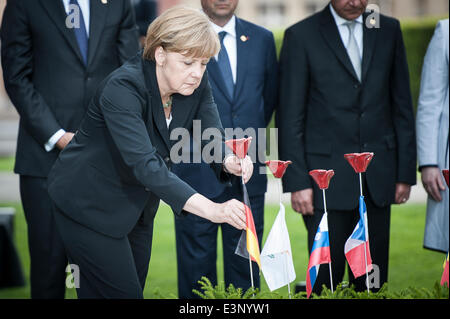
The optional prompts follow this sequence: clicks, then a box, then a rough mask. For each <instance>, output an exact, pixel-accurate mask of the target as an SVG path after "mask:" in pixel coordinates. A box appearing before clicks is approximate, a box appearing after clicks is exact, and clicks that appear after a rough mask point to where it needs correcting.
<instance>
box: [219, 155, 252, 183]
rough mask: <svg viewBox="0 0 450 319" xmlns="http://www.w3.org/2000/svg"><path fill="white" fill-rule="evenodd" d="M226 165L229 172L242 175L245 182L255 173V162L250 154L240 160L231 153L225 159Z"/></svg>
mask: <svg viewBox="0 0 450 319" xmlns="http://www.w3.org/2000/svg"><path fill="white" fill-rule="evenodd" d="M241 163H242V166H241ZM224 166H225V169H226V171H227V172H228V173H230V174H233V175H236V176H242V177H243V179H244V183H245V184H246V183H247V182H248V181H249V180H250V178H251V177H252V175H253V162H252V159H251V158H250V156H248V155H247V156H246V157H245V158H244V159H243V160H240V159H239V158H238V157H237V156H236V155H231V156H229V157H227V158H226V159H225V162H224Z"/></svg>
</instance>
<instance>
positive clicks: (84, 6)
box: [44, 0, 91, 152]
mask: <svg viewBox="0 0 450 319" xmlns="http://www.w3.org/2000/svg"><path fill="white" fill-rule="evenodd" d="M62 2H63V5H64V9H65V10H66V14H69V13H70V9H69V2H70V0H62ZM78 4H79V5H80V8H81V12H82V14H83V20H84V25H85V27H86V33H87V36H88V38H89V21H90V20H89V19H90V13H91V12H90V7H89V5H90V0H78ZM65 133H66V131H65V130H63V129H59V130H58V131H57V132H56V133H55V134H53V135H52V136H51V137H50V138H49V140H48V141H47V143H45V145H44V147H45V150H46V151H47V152H50V151H51V150H53V149H54V148H55V145H56V143H57V142H58V141H59V139H60V138H61V137H62V136H63V135H64V134H65Z"/></svg>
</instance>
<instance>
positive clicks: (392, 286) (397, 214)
mask: <svg viewBox="0 0 450 319" xmlns="http://www.w3.org/2000/svg"><path fill="white" fill-rule="evenodd" d="M0 206H13V207H15V208H16V211H17V214H16V217H15V233H14V236H15V242H16V248H17V249H18V250H19V254H20V258H21V261H22V264H23V270H24V272H25V276H26V279H27V282H29V264H30V260H29V255H28V243H27V233H26V223H25V219H24V215H23V211H22V208H21V205H20V204H17V203H2V204H0ZM277 213H278V207H277V206H270V205H267V206H266V211H265V233H264V241H263V242H265V238H266V237H267V235H268V233H269V231H270V227H271V225H272V223H273V221H274V219H275V217H276V214H277ZM286 219H287V224H288V229H289V234H290V238H291V246H292V250H293V251H292V253H293V257H294V263H295V270H296V273H297V279H296V282H299V281H304V280H305V276H306V267H307V263H308V255H307V248H306V230H305V227H304V225H303V221H302V218H301V216H300V215H298V214H296V213H294V212H293V211H292V210H291V209H290V207H287V209H286ZM424 223H425V205H414V204H408V205H404V206H393V210H392V222H391V245H390V269H389V290H392V291H397V290H400V289H404V288H407V287H409V286H415V287H425V288H432V287H433V285H434V283H435V282H436V281H438V280H440V277H441V274H442V263H443V260H444V258H445V256H444V255H443V254H441V253H437V252H432V251H429V250H425V249H423V248H422V241H423V229H424ZM218 242H219V243H220V240H219V241H218ZM221 249H222V247H221V246H220V245H219V253H218V256H219V258H218V261H217V266H218V276H219V280H223V267H222V263H223V261H222V257H221ZM261 282H262V290H263V291H268V288H267V285H266V283H265V281H264V280H261ZM293 286H294V285H292V286H291V287H292V289H294V288H293ZM279 293H280V294H286V296H287V288H286V287H284V288H281V289H279ZM144 296H145V298H176V297H177V265H176V253H175V234H174V218H173V214H172V212H171V210H170V209H169V208H168V207H167V206H165V205H163V206H162V207H161V208H160V210H159V212H158V214H157V216H156V220H155V232H154V237H153V253H152V259H151V261H150V268H149V275H148V277H147V284H146V288H145V291H144ZM29 297H30V292H29V285H27V286H26V287H22V288H11V289H0V298H29ZM66 297H67V298H76V293H75V291H74V289H67V294H66Z"/></svg>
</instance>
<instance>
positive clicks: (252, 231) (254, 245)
mask: <svg viewBox="0 0 450 319" xmlns="http://www.w3.org/2000/svg"><path fill="white" fill-rule="evenodd" d="M251 141H252V138H251V137H249V138H242V139H238V140H227V141H225V145H227V146H228V147H229V148H230V149H231V150H232V151H233V153H234V154H235V155H236V156H237V157H238V158H239V159H240V160H241V167H243V165H242V160H243V159H244V158H245V157H246V156H247V151H248V149H249V147H250V143H251ZM241 180H242V192H243V198H244V209H245V217H246V225H247V227H246V230H245V231H243V232H242V235H241V238H240V239H239V242H238V245H237V247H236V250H235V254H237V255H239V256H242V257H244V258H248V260H249V267H250V279H251V285H252V288H254V283H253V269H252V261H254V262H256V263H257V264H258V266H259V268H260V269H261V258H260V251H259V242H258V235H257V233H256V228H255V222H254V220H253V213H252V209H251V205H250V199H249V197H248V193H247V187H246V186H245V183H244V178H242V179H241Z"/></svg>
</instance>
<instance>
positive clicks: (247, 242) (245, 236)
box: [235, 184, 261, 269]
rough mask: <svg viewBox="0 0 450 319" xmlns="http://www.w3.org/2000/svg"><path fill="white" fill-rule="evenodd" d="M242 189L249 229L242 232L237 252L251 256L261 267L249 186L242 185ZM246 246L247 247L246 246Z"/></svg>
mask: <svg viewBox="0 0 450 319" xmlns="http://www.w3.org/2000/svg"><path fill="white" fill-rule="evenodd" d="M242 190H243V193H244V208H245V218H246V224H247V229H246V231H245V232H244V231H243V232H242V235H241V238H240V239H239V242H238V245H237V247H236V251H235V254H237V255H239V256H242V257H244V258H248V255H250V258H251V260H252V261H254V262H256V263H257V264H258V266H259V268H260V269H261V258H260V251H259V242H258V236H257V234H256V228H255V222H254V220H253V214H252V209H251V206H250V200H249V198H248V193H247V187H245V185H244V184H243V185H242ZM244 247H245V248H244Z"/></svg>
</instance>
